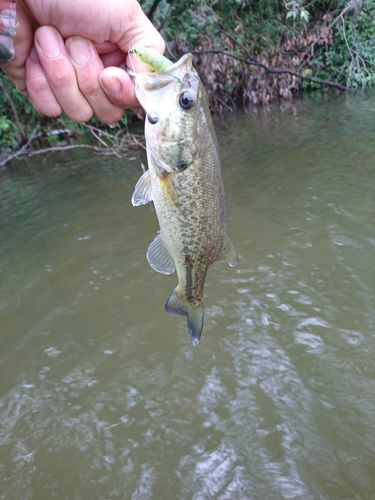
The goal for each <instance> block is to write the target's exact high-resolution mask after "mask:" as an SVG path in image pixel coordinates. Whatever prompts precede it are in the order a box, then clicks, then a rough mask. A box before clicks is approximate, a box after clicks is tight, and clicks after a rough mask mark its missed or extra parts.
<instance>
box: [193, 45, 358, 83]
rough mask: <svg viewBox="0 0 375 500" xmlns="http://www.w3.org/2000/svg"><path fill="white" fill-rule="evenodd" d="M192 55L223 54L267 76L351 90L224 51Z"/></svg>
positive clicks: (196, 52) (206, 51) (209, 51)
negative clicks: (253, 67) (288, 77)
mask: <svg viewBox="0 0 375 500" xmlns="http://www.w3.org/2000/svg"><path fill="white" fill-rule="evenodd" d="M191 53H192V54H223V55H225V56H228V57H232V58H233V59H236V60H237V61H241V62H244V63H246V64H248V65H249V66H258V67H259V68H262V69H263V70H264V71H265V72H266V73H269V74H276V75H282V74H285V75H291V76H295V77H296V78H299V79H300V80H306V81H308V82H313V83H318V84H319V85H325V86H327V87H332V88H335V89H338V90H341V91H343V92H348V91H350V90H353V89H352V88H350V87H346V86H345V85H342V84H341V83H337V82H331V81H329V80H321V79H320V78H315V77H313V76H307V75H306V76H303V75H300V74H299V73H296V72H295V71H292V70H290V69H288V68H272V67H271V66H267V65H266V64H263V63H261V62H259V61H256V60H255V59H246V58H244V57H241V56H236V55H235V54H232V53H231V52H227V51H226V50H219V49H212V50H192V51H191Z"/></svg>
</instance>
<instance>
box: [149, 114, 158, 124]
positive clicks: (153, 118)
mask: <svg viewBox="0 0 375 500" xmlns="http://www.w3.org/2000/svg"><path fill="white" fill-rule="evenodd" d="M147 121H148V122H149V123H151V125H155V123H158V121H159V115H158V114H157V113H156V111H150V112H149V113H147Z"/></svg>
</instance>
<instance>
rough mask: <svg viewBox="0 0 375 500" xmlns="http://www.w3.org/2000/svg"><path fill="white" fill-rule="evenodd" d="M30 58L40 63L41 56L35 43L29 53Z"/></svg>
mask: <svg viewBox="0 0 375 500" xmlns="http://www.w3.org/2000/svg"><path fill="white" fill-rule="evenodd" d="M29 59H30V61H31V62H33V63H39V57H38V54H37V51H36V50H35V47H34V45H33V46H32V47H31V50H30V53H29Z"/></svg>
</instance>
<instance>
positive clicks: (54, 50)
mask: <svg viewBox="0 0 375 500" xmlns="http://www.w3.org/2000/svg"><path fill="white" fill-rule="evenodd" d="M35 41H36V43H37V44H38V46H39V48H40V50H41V51H42V52H43V54H44V55H45V56H46V57H50V58H55V57H58V56H59V55H60V54H61V43H60V42H62V40H60V37H59V35H58V33H57V32H56V30H55V29H53V28H49V27H48V26H42V27H41V28H39V29H38V30H37V32H36V33H35Z"/></svg>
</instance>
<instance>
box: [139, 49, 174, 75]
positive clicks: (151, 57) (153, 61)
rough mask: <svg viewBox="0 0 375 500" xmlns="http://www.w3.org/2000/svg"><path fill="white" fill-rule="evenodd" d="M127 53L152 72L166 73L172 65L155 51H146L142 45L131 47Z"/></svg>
mask: <svg viewBox="0 0 375 500" xmlns="http://www.w3.org/2000/svg"><path fill="white" fill-rule="evenodd" d="M129 52H130V54H134V55H135V57H136V58H137V59H139V60H140V61H142V62H143V63H145V64H147V66H148V67H149V68H151V69H153V70H154V71H166V70H167V69H168V68H169V67H170V66H172V64H173V63H172V61H170V60H169V59H167V58H166V57H164V56H162V55H161V54H159V53H158V52H156V51H155V50H152V49H148V48H146V47H143V46H142V45H133V47H131V49H130V50H129Z"/></svg>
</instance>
